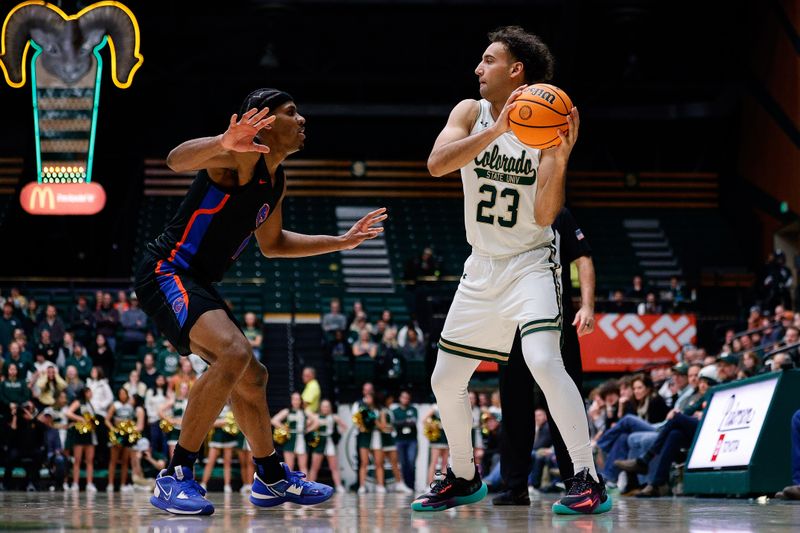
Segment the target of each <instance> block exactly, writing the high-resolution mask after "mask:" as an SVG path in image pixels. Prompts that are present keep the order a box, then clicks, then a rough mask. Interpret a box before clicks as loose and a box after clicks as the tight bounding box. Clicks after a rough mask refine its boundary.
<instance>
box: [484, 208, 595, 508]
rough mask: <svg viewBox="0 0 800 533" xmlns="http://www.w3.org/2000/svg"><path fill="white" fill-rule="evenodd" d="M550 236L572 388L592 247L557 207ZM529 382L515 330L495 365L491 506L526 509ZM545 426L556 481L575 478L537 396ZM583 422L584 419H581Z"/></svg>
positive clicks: (587, 319) (587, 320)
mask: <svg viewBox="0 0 800 533" xmlns="http://www.w3.org/2000/svg"><path fill="white" fill-rule="evenodd" d="M552 228H553V232H554V233H555V236H556V247H557V248H558V250H559V255H560V258H561V265H562V270H561V286H562V288H563V290H562V301H563V304H562V308H563V315H564V317H563V321H562V324H563V327H562V329H563V333H562V335H563V337H562V338H563V346H562V349H561V354H562V357H563V359H564V366H565V367H566V369H567V373H568V374H569V375H570V377H572V380H573V381H574V382H575V385H577V386H578V390H579V391H580V390H581V385H582V383H583V375H582V374H583V369H582V367H581V351H580V345H579V344H578V336H579V335H586V334H587V333H591V332H592V331H594V287H595V276H594V263H593V262H592V257H591V254H592V249H591V248H590V247H589V243H588V242H587V241H586V237H585V236H584V235H583V232H582V231H581V229H580V228H579V227H578V223H577V222H576V221H575V218H574V217H573V216H572V213H570V212H569V211H568V210H567V208H563V209H562V210H561V212H560V213H559V214H558V216H557V217H556V220H555V221H554V222H553V224H552ZM573 261H574V262H575V264H576V266H577V267H578V277H579V279H580V285H581V307H580V309H579V310H578V311H577V312H576V311H575V309H574V308H573V305H572V283H571V281H570V264H571V263H572V262H573ZM535 384H536V382H535V381H534V380H533V376H531V373H530V371H529V370H528V367H527V365H526V364H525V359H524V358H523V356H522V343H521V341H520V336H519V330H517V334H516V336H515V338H514V346H513V347H512V348H511V356H510V357H509V359H508V364H507V365H500V401H501V404H502V406H503V418H502V422H501V432H502V433H501V439H500V473H501V475H502V477H503V483H504V484H505V486H506V489H507V490H506V491H505V492H502V493H500V494H499V495H497V496H496V497H495V498H494V500H492V503H494V505H530V503H531V500H530V498H529V496H528V475H529V474H530V472H531V450H532V449H533V439H534V433H535V427H534V422H533V417H534V411H535V409H536V399H535V393H534V388H536V387H535ZM542 402H543V403H544V409H545V411H547V423H548V424H549V426H550V434H551V436H552V438H553V447H554V448H555V452H556V458H557V459H558V468H559V470H560V471H561V478H562V479H564V480H566V479H568V478H571V477H572V476H574V475H575V473H574V471H573V468H572V459H571V458H570V456H569V453H567V446H566V444H564V439H563V438H562V437H561V433H560V432H559V431H558V428H557V427H556V425H555V423H554V422H553V419H552V417H551V416H550V409H549V408H548V406H547V402H546V401H545V399H544V395H542ZM587 424H588V421H587Z"/></svg>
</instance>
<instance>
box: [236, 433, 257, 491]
mask: <svg viewBox="0 0 800 533" xmlns="http://www.w3.org/2000/svg"><path fill="white" fill-rule="evenodd" d="M236 454H237V455H238V456H239V474H240V475H241V476H242V488H240V489H239V492H241V493H242V494H250V490H251V489H252V488H253V476H254V475H255V470H256V465H255V463H254V462H253V450H251V449H250V443H249V442H247V438H245V436H244V433H243V432H241V431H240V432H239V438H238V440H237V441H236Z"/></svg>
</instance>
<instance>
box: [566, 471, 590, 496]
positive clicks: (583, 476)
mask: <svg viewBox="0 0 800 533" xmlns="http://www.w3.org/2000/svg"><path fill="white" fill-rule="evenodd" d="M565 481H571V482H572V485H571V486H570V488H569V492H568V493H567V495H568V496H573V495H576V494H580V493H582V492H584V491H586V490H588V489H591V488H592V480H591V478H590V477H589V473H588V472H586V471H582V472H580V473H578V475H576V476H575V477H573V478H570V479H568V480H565Z"/></svg>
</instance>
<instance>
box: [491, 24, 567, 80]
mask: <svg viewBox="0 0 800 533" xmlns="http://www.w3.org/2000/svg"><path fill="white" fill-rule="evenodd" d="M488 36H489V42H492V43H503V44H504V45H505V46H506V48H507V49H508V51H509V53H511V55H512V56H513V57H514V59H515V60H517V61H519V62H521V63H522V65H523V66H524V67H525V83H529V84H530V83H540V82H546V81H550V80H551V79H552V78H553V69H554V67H555V62H556V60H555V58H554V57H553V54H552V53H551V52H550V49H549V48H548V47H547V45H546V44H544V41H542V39H541V38H539V36H538V35H534V34H532V33H528V32H526V31H525V30H524V29H523V28H522V27H521V26H503V27H500V28H497V29H496V30H494V31H491V32H489V35H488Z"/></svg>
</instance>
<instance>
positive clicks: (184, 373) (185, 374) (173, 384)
mask: <svg viewBox="0 0 800 533" xmlns="http://www.w3.org/2000/svg"><path fill="white" fill-rule="evenodd" d="M195 381H197V374H196V373H195V371H194V368H192V362H191V361H189V358H188V357H183V358H181V360H180V370H178V372H177V373H176V374H174V375H173V376H172V377H170V378H169V379H168V380H167V382H168V383H169V388H170V390H172V391H173V392H178V389H180V388H181V384H183V383H186V384H187V385H189V388H190V389H191V388H192V385H194V382H195Z"/></svg>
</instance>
